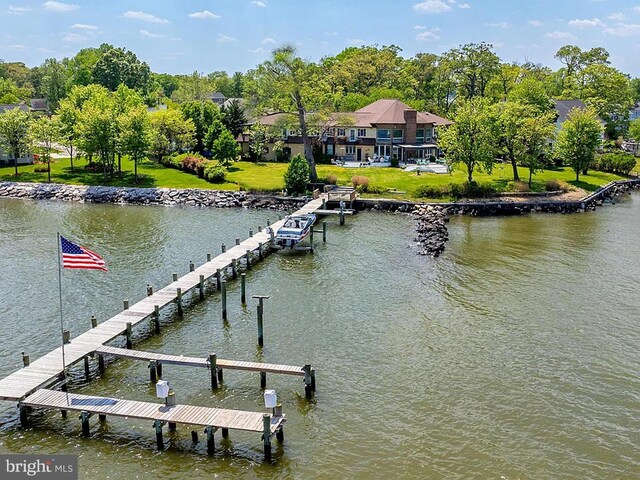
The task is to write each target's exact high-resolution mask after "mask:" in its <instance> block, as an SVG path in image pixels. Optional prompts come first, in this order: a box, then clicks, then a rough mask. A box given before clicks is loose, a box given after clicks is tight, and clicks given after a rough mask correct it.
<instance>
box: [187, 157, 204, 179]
mask: <svg viewBox="0 0 640 480" xmlns="http://www.w3.org/2000/svg"><path fill="white" fill-rule="evenodd" d="M206 163H207V159H205V158H204V157H202V156H200V155H191V154H190V155H187V156H185V157H184V158H183V159H182V165H181V169H182V170H184V171H185V172H189V173H194V174H196V175H198V176H199V177H200V178H202V175H203V173H204V166H205V164H206Z"/></svg>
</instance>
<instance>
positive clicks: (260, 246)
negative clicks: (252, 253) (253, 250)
mask: <svg viewBox="0 0 640 480" xmlns="http://www.w3.org/2000/svg"><path fill="white" fill-rule="evenodd" d="M262 247H263V245H262V242H260V243H258V258H259V259H260V260H262V259H264V255H263V253H262Z"/></svg>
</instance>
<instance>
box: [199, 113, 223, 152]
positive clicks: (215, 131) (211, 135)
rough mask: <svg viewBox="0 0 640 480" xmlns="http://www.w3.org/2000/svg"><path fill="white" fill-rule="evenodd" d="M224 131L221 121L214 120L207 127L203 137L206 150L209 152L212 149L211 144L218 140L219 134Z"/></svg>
mask: <svg viewBox="0 0 640 480" xmlns="http://www.w3.org/2000/svg"><path fill="white" fill-rule="evenodd" d="M225 129H226V127H225V126H224V124H223V123H222V120H219V119H217V118H216V119H215V120H214V121H213V122H212V123H211V125H209V129H208V130H207V133H206V135H205V136H204V146H205V148H206V149H207V150H209V151H211V149H212V148H213V143H214V142H215V141H216V140H217V139H218V137H219V136H220V134H221V133H222V132H223V131H224V130H225Z"/></svg>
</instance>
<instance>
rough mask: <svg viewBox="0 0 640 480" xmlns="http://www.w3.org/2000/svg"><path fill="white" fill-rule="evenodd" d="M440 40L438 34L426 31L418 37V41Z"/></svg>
mask: <svg viewBox="0 0 640 480" xmlns="http://www.w3.org/2000/svg"><path fill="white" fill-rule="evenodd" d="M439 38H440V35H437V34H436V33H434V32H433V31H431V30H425V31H424V32H420V33H419V34H417V35H416V40H423V41H426V40H438V39H439Z"/></svg>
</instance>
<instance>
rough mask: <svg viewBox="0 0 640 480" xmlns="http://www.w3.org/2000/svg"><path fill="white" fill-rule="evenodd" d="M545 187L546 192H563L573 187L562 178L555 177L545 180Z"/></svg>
mask: <svg viewBox="0 0 640 480" xmlns="http://www.w3.org/2000/svg"><path fill="white" fill-rule="evenodd" d="M545 189H546V190H547V192H558V191H562V192H564V193H567V192H570V191H572V190H573V187H572V186H571V185H569V184H568V183H567V182H565V181H564V180H558V179H557V178H555V179H552V180H547V183H546V185H545Z"/></svg>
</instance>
